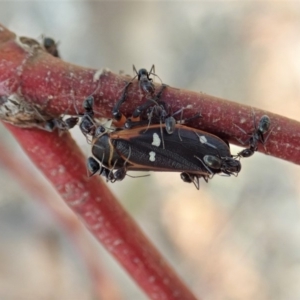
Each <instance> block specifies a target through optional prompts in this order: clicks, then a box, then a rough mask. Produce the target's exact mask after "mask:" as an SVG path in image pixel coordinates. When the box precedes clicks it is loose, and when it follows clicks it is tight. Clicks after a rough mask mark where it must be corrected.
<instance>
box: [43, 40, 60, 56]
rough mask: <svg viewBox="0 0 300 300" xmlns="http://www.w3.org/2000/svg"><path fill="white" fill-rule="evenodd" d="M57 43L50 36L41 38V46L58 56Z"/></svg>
mask: <svg viewBox="0 0 300 300" xmlns="http://www.w3.org/2000/svg"><path fill="white" fill-rule="evenodd" d="M57 45H58V43H56V42H55V41H54V40H53V39H52V38H50V37H44V38H43V46H44V48H45V49H46V51H47V52H48V53H49V54H51V55H52V56H54V57H60V56H59V52H58V49H57Z"/></svg>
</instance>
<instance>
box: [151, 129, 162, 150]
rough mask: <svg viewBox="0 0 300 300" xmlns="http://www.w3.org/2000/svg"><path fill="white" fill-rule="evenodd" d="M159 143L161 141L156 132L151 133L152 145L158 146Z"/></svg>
mask: <svg viewBox="0 0 300 300" xmlns="http://www.w3.org/2000/svg"><path fill="white" fill-rule="evenodd" d="M160 143H161V139H160V138H159V136H158V134H157V133H156V132H155V133H153V142H152V145H153V146H156V147H159V146H160Z"/></svg>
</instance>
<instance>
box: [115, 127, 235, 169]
mask: <svg viewBox="0 0 300 300" xmlns="http://www.w3.org/2000/svg"><path fill="white" fill-rule="evenodd" d="M196 131H197V133H198V134H201V136H205V137H206V139H207V142H208V143H211V144H212V145H213V146H214V147H215V148H214V147H212V146H209V145H207V144H205V143H201V142H200V141H199V137H198V135H197V134H195V130H194V129H190V128H188V127H185V126H182V125H176V127H175V130H174V133H173V134H171V135H170V134H167V133H166V131H165V127H164V125H160V124H157V125H152V126H149V127H143V128H140V127H139V128H135V129H132V130H123V131H116V132H114V133H112V134H111V141H112V144H113V145H114V149H115V150H116V151H117V152H118V154H119V155H120V156H121V157H122V158H123V159H124V160H127V161H128V169H131V170H147V169H148V170H154V171H171V172H172V171H176V172H192V171H193V172H195V173H198V174H208V173H209V171H208V170H207V167H205V166H204V165H203V163H201V161H200V160H199V158H200V159H202V158H203V156H204V155H206V154H208V153H209V154H216V153H218V154H219V153H220V152H222V153H223V154H224V153H225V152H226V156H228V155H230V153H229V149H228V147H227V145H226V144H225V142H223V141H222V140H221V139H219V138H217V137H215V136H213V135H210V134H208V133H205V132H202V131H199V130H196ZM162 132H163V134H162ZM163 141H164V143H163ZM163 145H164V146H165V148H164V147H163ZM195 156H197V157H195Z"/></svg>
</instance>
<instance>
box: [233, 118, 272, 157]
mask: <svg viewBox="0 0 300 300" xmlns="http://www.w3.org/2000/svg"><path fill="white" fill-rule="evenodd" d="M253 121H254V131H253V133H252V134H251V136H250V138H249V140H248V142H249V147H248V148H246V149H244V150H242V151H241V152H239V153H238V154H237V156H239V157H250V156H252V155H253V154H254V152H255V151H257V149H258V142H261V143H262V144H263V145H264V144H265V143H266V141H267V140H268V138H269V136H270V134H271V132H272V130H271V131H270V132H269V134H268V136H267V137H266V138H264V134H265V133H266V132H268V130H269V128H270V125H271V120H270V118H269V117H268V116H267V115H263V116H262V117H261V118H260V120H259V122H258V125H257V126H256V122H255V115H254V112H253ZM235 126H237V125H235ZM237 127H238V128H239V129H240V130H241V131H242V132H244V133H246V132H245V131H244V130H243V129H242V128H240V127H239V126H237Z"/></svg>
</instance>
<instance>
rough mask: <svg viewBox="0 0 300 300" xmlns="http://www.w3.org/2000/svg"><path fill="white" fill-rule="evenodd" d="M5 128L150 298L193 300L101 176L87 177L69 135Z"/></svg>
mask: <svg viewBox="0 0 300 300" xmlns="http://www.w3.org/2000/svg"><path fill="white" fill-rule="evenodd" d="M6 126H7V128H8V129H9V130H10V131H11V132H12V133H13V135H14V136H15V137H16V139H17V140H18V142H19V143H20V145H21V146H22V147H23V149H24V151H25V152H26V153H27V155H28V156H29V157H30V159H31V160H32V161H33V162H34V164H36V165H37V166H38V167H39V168H40V170H41V171H42V172H43V173H44V175H45V176H46V177H47V178H48V180H50V182H51V183H52V184H53V186H54V187H55V189H56V190H57V191H58V192H59V194H60V195H61V196H62V197H63V199H64V201H65V202H66V203H67V204H68V205H69V206H70V207H71V208H72V210H74V211H75V212H76V213H77V214H78V215H79V216H80V217H81V219H82V220H83V221H84V223H85V225H86V227H87V228H88V229H89V230H90V231H91V232H92V233H93V235H94V236H95V237H96V238H97V239H98V240H99V241H100V242H101V243H102V244H103V245H104V246H105V247H106V249H107V250H108V251H109V252H111V254H112V255H114V256H115V258H116V259H117V260H118V261H119V262H120V263H121V264H122V265H123V266H124V267H125V268H126V269H127V271H128V272H129V274H130V275H131V276H132V277H133V278H134V279H135V280H136V281H137V283H138V284H139V285H140V287H141V288H143V289H144V290H145V292H146V293H147V294H148V295H149V297H150V298H152V299H195V297H194V296H193V295H192V294H191V293H190V292H189V291H188V290H187V288H186V287H185V285H184V284H183V283H182V282H181V281H180V280H179V279H178V278H177V276H176V275H175V273H174V272H173V270H172V269H171V268H170V267H169V266H168V265H167V263H166V262H165V261H164V259H163V258H162V257H161V256H160V254H159V253H158V252H157V250H156V249H155V248H154V247H153V245H152V244H151V243H150V242H149V241H148V240H147V238H146V237H145V236H144V235H143V233H142V232H141V231H140V229H139V228H138V226H137V225H136V223H135V222H134V220H133V219H132V218H131V217H130V216H129V215H128V214H127V213H126V212H125V211H124V209H123V208H122V207H121V205H120V204H119V202H118V201H117V200H116V198H115V197H114V195H113V194H112V193H111V192H110V190H109V189H108V187H107V185H106V184H105V183H103V181H102V180H101V179H100V177H96V176H95V177H92V178H88V177H87V175H86V165H85V158H84V157H83V155H82V153H81V151H80V149H79V148H78V146H77V144H76V143H75V142H74V140H73V139H72V138H71V136H70V135H69V134H68V133H66V134H64V135H63V138H61V137H59V135H58V134H57V133H48V132H44V131H42V130H38V129H21V128H18V127H15V126H12V125H10V124H6Z"/></svg>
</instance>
